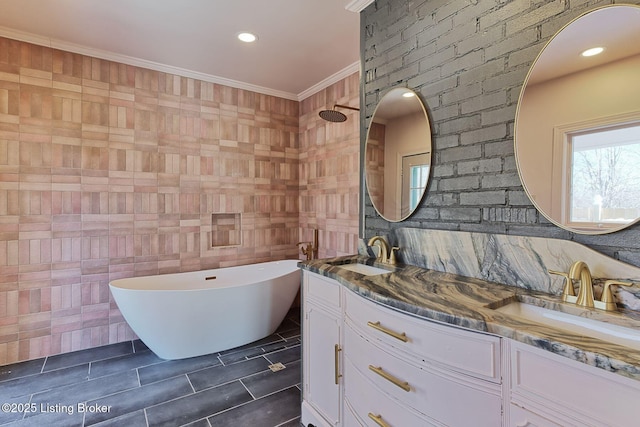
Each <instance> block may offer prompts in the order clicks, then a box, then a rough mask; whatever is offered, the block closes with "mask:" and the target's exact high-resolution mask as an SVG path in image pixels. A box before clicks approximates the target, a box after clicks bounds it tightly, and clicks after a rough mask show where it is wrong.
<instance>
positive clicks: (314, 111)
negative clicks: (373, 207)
mask: <svg viewBox="0 0 640 427" xmlns="http://www.w3.org/2000/svg"><path fill="white" fill-rule="evenodd" d="M358 85H359V75H358V73H356V74H353V75H351V76H349V77H347V78H345V79H343V80H341V81H339V82H338V83H335V84H333V85H331V86H329V87H328V88H326V89H323V90H321V91H320V92H318V93H316V94H314V95H312V96H310V97H309V98H307V99H305V100H303V101H301V103H300V104H301V108H300V110H301V111H300V164H299V172H298V174H299V177H300V195H299V201H298V203H299V207H298V208H299V210H300V240H303V241H308V240H311V239H312V238H313V229H315V228H317V229H318V230H319V251H318V256H319V257H320V258H325V257H332V256H339V255H347V254H353V253H356V252H357V247H358V242H357V240H358V200H359V191H360V189H359V179H360V178H359V177H360V129H359V128H360V120H359V114H358V112H357V111H352V110H348V109H338V111H340V112H342V113H345V114H346V115H347V121H346V122H342V123H330V122H326V121H324V120H322V119H321V118H320V117H319V116H318V113H319V112H320V111H321V110H326V109H331V108H332V107H333V106H334V104H340V105H348V106H351V107H356V108H357V107H358V106H359V95H358Z"/></svg>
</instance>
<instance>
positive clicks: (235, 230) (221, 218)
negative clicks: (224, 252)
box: [211, 213, 242, 248]
mask: <svg viewBox="0 0 640 427" xmlns="http://www.w3.org/2000/svg"><path fill="white" fill-rule="evenodd" d="M240 245H242V215H241V214H240V213H213V214H211V247H212V248H219V247H229V246H240Z"/></svg>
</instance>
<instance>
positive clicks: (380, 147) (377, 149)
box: [365, 88, 431, 222]
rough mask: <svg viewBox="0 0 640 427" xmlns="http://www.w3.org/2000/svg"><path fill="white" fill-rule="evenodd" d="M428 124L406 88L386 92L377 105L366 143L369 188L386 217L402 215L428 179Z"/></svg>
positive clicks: (418, 197)
mask: <svg viewBox="0 0 640 427" xmlns="http://www.w3.org/2000/svg"><path fill="white" fill-rule="evenodd" d="M430 169H431V126H430V125H429V117H428V116H427V111H426V110H425V108H424V105H423V104H422V101H421V100H420V98H419V97H418V95H417V94H416V93H415V92H413V91H412V90H410V89H407V88H394V89H391V90H390V91H389V92H387V93H386V94H385V95H384V96H383V97H382V99H381V100H380V102H379V103H378V106H377V107H376V109H375V111H374V113H373V117H372V118H371V123H370V125H369V130H368V132H367V141H366V145H365V174H366V175H365V176H366V182H367V191H368V192H369V197H370V198H371V202H372V203H373V207H374V208H375V209H376V211H377V212H378V213H379V214H380V216H382V217H383V218H384V219H386V220H387V221H391V222H398V221H402V220H404V219H406V218H407V217H408V216H409V215H411V214H412V213H413V211H414V210H415V209H416V207H417V206H418V204H419V203H420V200H421V199H422V196H423V195H424V192H425V190H426V188H427V183H428V181H429V172H430Z"/></svg>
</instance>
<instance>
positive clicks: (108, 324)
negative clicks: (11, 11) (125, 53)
mask: <svg viewBox="0 0 640 427" xmlns="http://www.w3.org/2000/svg"><path fill="white" fill-rule="evenodd" d="M357 83H358V82H357V79H356V80H353V79H352V80H349V84H348V85H347V84H345V87H347V86H348V87H349V88H353V91H354V94H355V95H353V96H354V97H356V96H357V92H358V87H357V86H358V84H357ZM338 86H341V85H338ZM335 90H338V89H335ZM351 126H354V127H355V128H354V129H356V130H357V121H356V120H353V121H352V123H351ZM336 129H337V128H334V129H332V130H331V131H329V132H330V133H331V134H332V137H331V144H333V147H335V145H336V144H340V143H343V142H344V139H343V138H341V137H339V136H338V135H337V134H335V132H339V131H336ZM323 132H324V131H323ZM349 132H352V129H351V128H349ZM299 136H300V135H299V103H298V102H297V101H290V100H285V99H281V98H276V97H273V96H268V95H262V94H258V93H254V92H249V91H245V90H240V89H235V88H230V87H224V86H221V85H217V84H213V83H207V82H202V81H198V80H194V79H190V78H184V77H180V76H176V75H170V74H166V73H161V72H156V71H150V70H146V69H142V68H137V67H133V66H128V65H124V64H119V63H114V62H109V61H104V60H99V59H95V58H91V57H87V56H82V55H77V54H73V53H69V52H63V51H58V50H54V49H50V48H46V47H40V46H35V45H31V44H28V43H23V42H18V41H13V40H9V39H4V38H0V365H3V364H7V363H12V362H16V361H19V360H26V359H33V358H37V357H42V356H45V355H50V354H57V353H61V352H68V351H73V350H78V349H83V348H88V347H94V346H100V345H104V344H108V343H114V342H118V341H123V340H128V339H131V338H132V337H133V336H134V335H133V333H132V332H131V330H130V329H129V328H128V326H127V324H126V323H125V322H124V320H123V319H122V316H121V315H120V312H119V311H118V309H117V307H116V305H115V304H114V302H113V301H112V300H111V297H110V293H109V289H108V283H109V281H110V280H113V279H116V278H121V277H130V276H139V275H149V274H158V273H171V272H179V271H191V270H199V269H207V268H216V267H224V266H230V265H240V264H247V263H252V262H259V261H267V260H272V259H283V258H298V257H299V252H298V250H297V248H296V242H298V241H299V239H300V236H299V233H300V228H299V224H300V219H299V212H300V208H299V205H300V189H301V187H300V180H299V174H300V171H301V170H303V171H305V170H307V167H303V166H300V159H299V157H300V156H299V148H298V144H299V142H298V141H299ZM351 137H352V136H351V135H350V137H349V138H351ZM354 138H355V139H357V137H354ZM303 139H305V141H307V140H308V138H307V136H306V134H305V136H304V137H303ZM350 140H351V139H349V141H350ZM357 147H358V144H357V143H354V147H353V148H352V149H351V150H352V151H353V150H355V151H357ZM355 151H354V153H355ZM310 152H311V150H309V153H310ZM309 153H307V154H309ZM320 156H322V155H320ZM355 156H356V155H355V154H353V157H355ZM318 162H320V163H322V160H318ZM309 170H313V171H314V173H315V171H316V169H315V166H314V167H309ZM326 172H327V173H332V174H334V173H335V176H334V177H331V178H329V177H327V176H326V175H324V172H323V178H322V182H318V183H317V185H321V186H323V185H328V186H330V188H329V189H328V190H324V189H317V191H320V192H321V193H323V192H325V191H327V192H331V191H332V188H334V187H335V186H337V185H338V184H337V183H338V182H340V185H341V186H342V185H343V184H342V181H343V179H351V178H352V177H351V176H350V175H342V174H339V173H338V172H339V171H338V170H326ZM356 173H357V171H356ZM314 176H315V175H314ZM357 183H358V181H357V179H356V180H355V181H354V183H353V185H351V187H354V188H356V191H357ZM345 187H347V186H346V185H345ZM302 188H303V189H304V188H306V183H305V185H303V187H302ZM314 188H317V187H314ZM356 196H357V193H356V195H355V196H354V197H356ZM326 197H327V199H329V200H326V201H322V202H318V203H314V206H313V207H314V209H329V210H330V209H338V207H339V205H336V203H343V202H344V200H343V199H342V198H338V200H337V201H335V200H333V197H332V196H329V195H326ZM303 200H305V201H308V198H307V197H304V198H303ZM349 206H351V205H349ZM216 212H222V213H242V245H241V246H236V247H224V248H212V247H211V234H210V231H211V221H212V213H216ZM338 212H339V214H337V216H339V218H335V219H336V220H340V219H343V218H344V216H342V215H353V211H351V210H346V211H343V210H342V209H341V208H340V210H339V211H338ZM309 216H310V214H309V213H308V212H306V213H305V214H304V215H303V217H304V224H305V225H306V224H307V223H308V217H309ZM353 221H355V223H356V231H355V234H356V235H357V214H356V215H354V218H353ZM320 225H321V226H322V227H325V226H329V225H331V222H330V221H328V220H324V218H323V222H322V223H321V224H320ZM303 230H304V228H303ZM340 230H343V231H341V232H336V233H335V234H336V235H335V236H333V237H332V238H331V239H327V240H325V241H323V244H324V245H325V247H327V246H328V245H329V244H330V243H331V244H334V243H335V244H336V248H338V249H336V250H338V251H343V250H345V249H346V246H345V245H343V244H342V243H341V242H338V235H339V236H341V239H344V240H347V239H346V237H344V236H345V235H346V234H347V233H348V232H350V231H351V230H350V229H348V227H344V229H343V228H340ZM331 233H334V232H331ZM350 240H354V241H355V240H357V236H354V237H353V238H352V239H350ZM354 248H355V246H354ZM328 251H329V252H330V251H331V250H328ZM353 252H355V249H354V250H353Z"/></svg>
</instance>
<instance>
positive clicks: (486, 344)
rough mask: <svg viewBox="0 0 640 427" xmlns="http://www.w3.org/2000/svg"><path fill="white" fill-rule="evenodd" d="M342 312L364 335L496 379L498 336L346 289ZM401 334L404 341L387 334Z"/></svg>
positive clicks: (438, 361) (460, 369)
mask: <svg viewBox="0 0 640 427" xmlns="http://www.w3.org/2000/svg"><path fill="white" fill-rule="evenodd" d="M345 307H346V308H345V313H346V316H347V319H348V321H349V322H350V323H353V325H354V326H355V327H356V328H357V329H359V330H360V331H361V332H362V333H363V334H364V335H365V336H367V337H368V338H370V339H372V340H374V341H378V342H381V343H385V344H387V345H390V346H392V347H394V348H395V349H397V350H398V351H400V352H402V353H406V354H411V355H413V356H414V357H417V358H419V359H420V360H423V359H425V360H429V361H433V362H436V363H439V364H442V365H445V366H447V367H449V368H451V369H453V370H455V371H458V372H461V373H465V374H467V375H471V376H474V377H476V378H482V379H485V380H488V381H492V382H496V383H498V382H500V338H498V337H496V336H493V335H486V334H482V333H478V332H469V331H465V330H462V329H459V328H455V327H451V326H445V325H440V324H438V323H435V322H432V321H429V320H423V319H418V318H415V317H412V316H409V315H406V314H403V313H400V312H398V311H395V310H392V309H390V308H386V307H384V306H382V305H380V304H376V303H374V302H372V301H368V300H366V299H364V298H363V297H361V296H358V295H356V294H354V293H353V292H350V291H348V292H346V298H345ZM391 333H394V334H402V333H404V334H405V339H406V342H405V341H402V340H400V339H398V338H397V337H394V336H392V335H390V334H391Z"/></svg>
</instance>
